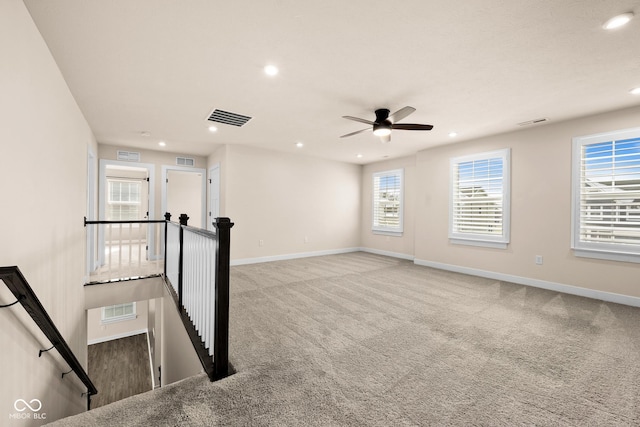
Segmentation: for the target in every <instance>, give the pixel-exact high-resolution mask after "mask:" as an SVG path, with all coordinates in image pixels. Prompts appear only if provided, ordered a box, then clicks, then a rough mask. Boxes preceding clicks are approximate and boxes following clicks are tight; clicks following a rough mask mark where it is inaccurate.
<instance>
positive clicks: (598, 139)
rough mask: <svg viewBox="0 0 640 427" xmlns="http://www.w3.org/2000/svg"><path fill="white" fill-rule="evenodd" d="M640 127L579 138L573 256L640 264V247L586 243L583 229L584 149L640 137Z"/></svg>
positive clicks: (574, 155)
mask: <svg viewBox="0 0 640 427" xmlns="http://www.w3.org/2000/svg"><path fill="white" fill-rule="evenodd" d="M639 137H640V128H631V129H622V130H616V131H610V132H603V133H598V134H594V135H584V136H576V137H574V138H573V139H572V148H571V249H572V250H573V255H574V256H577V257H584V258H594V259H605V260H609V261H620V262H633V263H640V246H638V245H630V244H624V243H599V242H591V241H582V240H581V239H580V231H581V230H580V228H581V218H580V215H581V212H580V204H581V194H580V192H581V188H582V173H581V168H582V160H583V158H582V154H583V150H582V149H583V147H585V146H588V145H592V144H599V143H605V142H615V141H620V140H625V139H632V138H639Z"/></svg>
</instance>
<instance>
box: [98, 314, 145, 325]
mask: <svg viewBox="0 0 640 427" xmlns="http://www.w3.org/2000/svg"><path fill="white" fill-rule="evenodd" d="M137 317H138V316H136V315H135V314H127V315H125V316H118V317H110V318H109V319H102V320H101V321H100V323H101V324H103V325H109V324H111V323H118V322H126V321H128V320H135V319H136V318H137Z"/></svg>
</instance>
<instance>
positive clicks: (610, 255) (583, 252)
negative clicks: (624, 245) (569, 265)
mask: <svg viewBox="0 0 640 427" xmlns="http://www.w3.org/2000/svg"><path fill="white" fill-rule="evenodd" d="M572 249H573V254H574V255H575V256H577V257H582V258H593V259H606V260H609V261H620V262H635V263H640V255H638V254H628V253H624V252H614V251H599V250H594V249H578V248H572Z"/></svg>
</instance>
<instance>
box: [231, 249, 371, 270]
mask: <svg viewBox="0 0 640 427" xmlns="http://www.w3.org/2000/svg"><path fill="white" fill-rule="evenodd" d="M361 250H362V248H344V249H329V250H326V251H315V252H300V253H296V254H284V255H272V256H265V257H259V258H241V259H236V260H231V262H230V265H232V266H234V265H247V264H259V263H263V262H272V261H287V260H290V259H298V258H310V257H314V256H323V255H338V254H346V253H351V252H360V251H361Z"/></svg>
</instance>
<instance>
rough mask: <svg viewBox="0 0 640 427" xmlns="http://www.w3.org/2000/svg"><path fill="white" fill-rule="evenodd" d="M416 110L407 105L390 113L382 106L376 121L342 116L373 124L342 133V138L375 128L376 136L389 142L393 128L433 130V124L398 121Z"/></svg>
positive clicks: (377, 112) (377, 113)
mask: <svg viewBox="0 0 640 427" xmlns="http://www.w3.org/2000/svg"><path fill="white" fill-rule="evenodd" d="M414 111H416V109H415V108H413V107H409V106H407V107H404V108H401V109H399V110H398V111H396V112H395V113H393V114H391V115H389V110H388V109H386V108H380V109H378V110H376V111H375V113H376V120H375V121H374V122H372V121H370V120H365V119H361V118H359V117H352V116H342V117H344V118H345V119H349V120H354V121H356V122H360V123H366V124H368V125H371V127H369V128H366V129H362V130H358V131H355V132H351V133H348V134H346V135H342V136H341V137H340V138H346V137H347V136H352V135H356V134H359V133H361V132H366V131H368V130H373V134H374V135H376V136H379V137H380V139H381V140H382V142H389V141H391V130H392V129H399V130H431V129H433V126H431V125H419V124H415V123H397V122H398V121H399V120H402V119H404V118H405V117H407V116H408V115H409V114H411V113H413V112H414Z"/></svg>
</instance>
